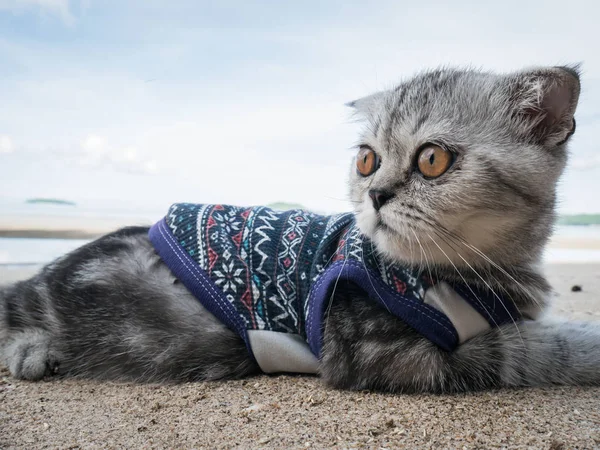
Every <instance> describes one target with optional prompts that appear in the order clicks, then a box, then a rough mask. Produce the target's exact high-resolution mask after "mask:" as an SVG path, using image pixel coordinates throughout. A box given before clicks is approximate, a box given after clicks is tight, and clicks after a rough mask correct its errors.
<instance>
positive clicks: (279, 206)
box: [267, 202, 306, 211]
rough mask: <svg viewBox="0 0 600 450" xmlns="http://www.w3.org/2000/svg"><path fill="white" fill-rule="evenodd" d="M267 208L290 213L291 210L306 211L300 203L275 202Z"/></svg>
mask: <svg viewBox="0 0 600 450" xmlns="http://www.w3.org/2000/svg"><path fill="white" fill-rule="evenodd" d="M267 207H269V208H272V209H278V210H281V211H289V210H290V209H306V208H305V207H304V206H302V205H300V204H298V203H286V202H275V203H270V204H269V205H267Z"/></svg>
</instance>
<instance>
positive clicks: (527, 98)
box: [510, 66, 580, 146]
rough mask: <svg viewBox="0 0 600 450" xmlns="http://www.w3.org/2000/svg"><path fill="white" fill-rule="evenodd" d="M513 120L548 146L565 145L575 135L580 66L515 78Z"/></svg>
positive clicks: (523, 73) (512, 93)
mask: <svg viewBox="0 0 600 450" xmlns="http://www.w3.org/2000/svg"><path fill="white" fill-rule="evenodd" d="M510 78H511V97H512V99H513V100H514V101H515V103H516V105H514V106H515V107H516V109H515V110H514V114H513V117H514V118H515V119H516V120H517V121H518V122H519V127H520V128H521V130H522V131H523V132H524V133H526V134H527V135H528V137H530V138H532V139H534V140H535V141H536V142H538V143H540V144H543V145H546V146H558V145H562V144H564V143H565V142H566V141H567V140H568V139H569V137H571V135H572V134H573V133H574V132H575V118H574V114H575V109H576V108H577V101H578V99H579V91H580V83H579V67H578V66H574V67H549V68H540V69H533V70H528V71H525V72H520V73H517V74H514V75H512V76H511V77H510Z"/></svg>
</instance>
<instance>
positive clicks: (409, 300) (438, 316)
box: [149, 203, 519, 373]
mask: <svg viewBox="0 0 600 450" xmlns="http://www.w3.org/2000/svg"><path fill="white" fill-rule="evenodd" d="M149 236H150V240H151V241H152V243H153V245H154V247H155V249H156V251H157V253H158V254H159V255H160V257H161V258H162V260H163V261H164V262H165V263H166V264H167V266H168V267H169V268H170V269H171V271H172V272H173V273H174V275H175V276H176V277H177V278H178V279H179V280H180V281H181V282H182V283H183V284H184V285H185V286H186V287H187V289H188V290H189V291H190V292H192V293H193V294H194V295H195V296H196V297H197V298H198V300H199V301H200V302H201V303H202V304H203V305H204V307H206V308H207V309H208V310H209V311H210V312H211V313H212V314H214V315H215V316H216V317H217V318H218V319H219V320H221V321H222V322H223V323H224V324H225V325H227V326H228V327H229V328H231V329H232V330H234V331H236V332H237V333H238V334H239V335H240V336H241V337H242V339H243V340H244V342H245V343H246V345H247V347H248V350H249V352H250V354H251V355H252V357H254V358H255V359H256V361H257V362H258V364H259V366H260V367H261V369H262V370H263V371H265V372H311V373H314V372H316V371H317V367H318V358H319V356H320V353H321V342H322V333H323V327H324V324H323V319H324V314H325V310H326V308H327V306H328V304H329V301H330V299H331V297H332V294H333V292H334V290H335V288H336V285H337V283H338V282H339V280H342V279H343V280H350V281H352V282H354V283H356V284H357V285H358V286H359V287H361V288H362V289H363V290H364V291H365V293H366V294H367V295H368V296H369V297H370V298H371V299H372V300H373V301H376V302H379V303H380V304H381V305H382V306H383V307H385V308H387V310H388V311H389V312H390V313H391V314H394V315H396V316H398V317H399V318H401V319H402V320H403V321H404V322H405V323H407V324H408V325H409V326H411V327H412V328H414V329H415V330H416V331H418V332H419V333H420V334H422V335H423V336H425V337H426V338H428V339H429V340H431V341H432V342H433V343H435V344H436V345H438V346H439V347H441V348H442V349H444V350H446V351H452V350H453V349H454V348H455V347H456V346H457V345H459V343H461V342H463V341H465V340H466V339H469V338H470V337H472V336H473V335H475V334H477V333H480V332H482V331H483V330H485V329H487V328H489V327H490V326H497V325H500V324H503V323H507V322H511V321H513V320H517V318H518V317H519V316H518V312H517V311H516V310H515V309H514V307H512V306H511V305H512V302H510V301H503V299H500V298H496V297H495V296H494V295H493V294H491V293H490V292H484V291H481V290H478V289H476V288H475V287H473V286H467V285H460V284H456V283H453V284H449V283H447V282H445V281H436V280H432V279H429V278H428V277H427V276H426V275H425V274H424V273H418V272H415V271H413V270H409V269H407V268H405V267H401V266H398V265H394V264H390V263H389V262H387V261H385V260H384V259H383V258H382V257H380V256H378V255H377V253H376V252H375V251H374V246H373V244H372V243H371V242H370V241H369V240H367V238H365V237H364V236H363V235H361V233H360V231H359V229H358V227H357V225H356V223H355V221H354V217H353V214H351V213H347V214H339V215H333V216H323V215H318V214H314V213H311V212H307V211H304V210H291V211H275V210H272V209H269V208H266V207H246V208H244V207H236V206H226V205H201V204H187V203H181V204H174V205H173V206H171V208H170V209H169V212H168V214H167V215H166V217H165V218H164V219H163V220H161V221H159V222H158V223H156V224H155V225H154V226H153V227H152V228H151V230H150V235H149Z"/></svg>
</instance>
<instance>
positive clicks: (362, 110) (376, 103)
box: [346, 91, 387, 117]
mask: <svg viewBox="0 0 600 450" xmlns="http://www.w3.org/2000/svg"><path fill="white" fill-rule="evenodd" d="M386 94H387V91H380V92H376V93H375V94H371V95H367V96H366V97H363V98H359V99H358V100H354V101H351V102H348V103H346V106H349V107H350V108H354V109H355V112H356V114H358V115H360V116H363V117H370V116H372V115H373V114H375V113H376V112H377V110H378V109H379V108H380V107H381V104H382V102H383V99H384V97H385V96H386Z"/></svg>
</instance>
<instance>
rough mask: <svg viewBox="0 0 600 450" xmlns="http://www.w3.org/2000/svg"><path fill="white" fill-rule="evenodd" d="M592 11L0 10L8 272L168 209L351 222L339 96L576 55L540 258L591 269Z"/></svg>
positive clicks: (224, 0) (362, 6) (319, 4)
mask: <svg viewBox="0 0 600 450" xmlns="http://www.w3.org/2000/svg"><path fill="white" fill-rule="evenodd" d="M599 21H600V6H598V3H597V2H594V1H592V0H589V1H570V2H567V3H565V2H562V1H561V2H559V1H544V2H535V1H532V2H523V1H502V2H485V5H484V4H483V2H476V1H453V2H442V1H440V2H431V1H429V2H399V1H376V2H364V1H351V0H345V1H337V0H330V1H326V2H324V1H303V2H290V1H280V2H275V1H241V0H235V1H228V0H221V1H199V0H198V1H196V0H194V1H192V0H189V1H188V0H175V1H168V2H167V1H154V0H129V1H125V0H119V1H117V0H102V1H101V0H0V266H1V267H3V268H4V269H5V270H6V269H7V268H20V267H23V266H32V265H37V264H39V263H41V262H46V261H48V260H50V259H52V258H54V257H56V256H58V255H60V254H61V253H63V252H65V251H67V250H69V249H70V248H73V247H75V246H77V245H80V244H81V243H82V242H85V241H86V240H88V239H90V238H92V237H94V236H96V235H98V234H101V233H103V232H106V231H109V230H111V229H113V228H116V227H118V226H120V225H125V224H150V223H152V222H153V221H155V220H158V219H159V218H160V217H161V216H162V215H163V214H164V213H165V212H166V208H167V207H168V206H169V204H171V203H173V202H181V201H190V202H206V203H209V202H217V203H233V204H243V205H248V204H275V203H276V204H278V206H280V207H286V206H289V205H291V204H294V205H302V206H304V207H307V208H310V209H313V210H315V211H317V212H323V213H330V212H337V211H344V210H349V208H350V206H349V204H348V202H347V200H346V176H347V172H348V170H349V161H350V158H351V157H352V154H353V150H352V146H353V145H354V143H355V139H356V136H357V130H358V127H359V125H358V124H356V123H354V122H352V120H351V119H350V112H349V111H348V110H347V108H345V107H344V103H345V102H348V101H350V100H353V99H355V98H358V97H361V96H363V95H367V94H369V93H372V92H374V91H377V90H380V89H383V88H387V87H391V86H393V85H394V84H395V83H397V82H398V81H399V80H401V79H403V78H406V77H409V76H411V75H412V74H414V73H415V72H417V71H419V70H422V69H424V68H432V67H437V66H440V65H461V66H470V67H477V68H484V69H488V70H494V71H502V72H505V71H511V70H516V69H520V68H523V67H525V66H531V65H556V64H569V63H577V62H581V63H582V70H583V76H582V85H583V92H582V96H581V102H580V106H579V108H578V113H577V116H576V117H577V125H578V127H577V133H576V134H575V136H574V137H573V139H572V144H571V152H572V155H571V161H570V165H569V168H568V170H567V172H566V174H565V176H564V177H563V179H562V182H561V185H560V205H559V212H560V214H561V216H562V217H561V222H560V224H561V225H560V226H559V227H558V228H557V233H556V235H555V237H554V239H553V241H552V245H551V247H550V249H549V251H548V254H547V260H548V261H550V262H556V261H574V262H586V261H600V231H599V230H600V228H599V227H598V226H595V225H594V224H598V223H600V148H599V144H598V140H597V138H596V134H597V131H598V129H599V127H600V52H599V48H598V33H597V26H598V23H599Z"/></svg>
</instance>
